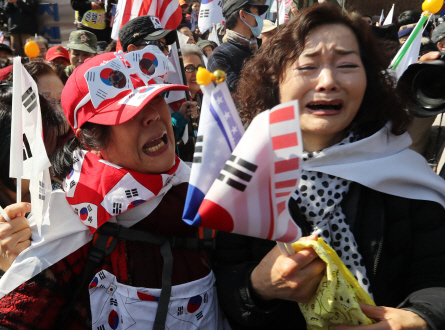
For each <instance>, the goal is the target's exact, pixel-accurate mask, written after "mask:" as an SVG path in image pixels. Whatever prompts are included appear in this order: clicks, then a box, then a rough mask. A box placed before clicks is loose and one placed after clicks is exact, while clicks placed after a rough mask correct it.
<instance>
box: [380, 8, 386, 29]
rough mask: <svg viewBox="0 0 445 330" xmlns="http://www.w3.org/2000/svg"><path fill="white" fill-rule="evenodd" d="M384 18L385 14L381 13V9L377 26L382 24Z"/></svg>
mask: <svg viewBox="0 0 445 330" xmlns="http://www.w3.org/2000/svg"><path fill="white" fill-rule="evenodd" d="M384 20H385V15H383V9H382V13H381V15H380V19H379V26H382V24H383V21H384Z"/></svg>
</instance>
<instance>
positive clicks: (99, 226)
mask: <svg viewBox="0 0 445 330" xmlns="http://www.w3.org/2000/svg"><path fill="white" fill-rule="evenodd" d="M132 54H133V53H132ZM152 55H153V54H152ZM124 56H125V55H123V56H115V55H114V54H111V53H106V54H102V55H99V56H96V57H95V58H93V59H92V60H90V61H88V62H86V63H85V64H84V65H82V66H81V67H79V68H78V69H77V70H75V71H74V73H73V74H72V75H71V77H70V78H69V80H68V82H67V84H66V86H65V89H64V91H63V93H62V106H63V109H64V112H65V115H66V117H67V119H68V121H69V123H70V125H71V127H72V129H73V130H74V132H75V138H73V139H72V140H71V141H69V142H68V143H67V144H66V145H65V146H64V148H63V149H62V150H61V151H60V153H59V154H58V155H57V157H55V161H54V171H55V172H56V174H57V175H59V176H60V177H65V180H64V185H63V186H64V191H62V190H59V191H54V192H53V194H52V195H51V200H50V204H49V212H48V214H47V216H48V219H47V223H49V224H50V225H49V227H48V228H42V233H43V236H44V237H45V240H43V241H38V242H36V241H33V242H32V244H31V247H30V248H29V249H27V250H26V251H24V252H23V253H22V254H21V255H20V256H19V257H18V258H17V259H16V261H15V263H14V264H13V265H12V267H11V268H10V269H9V270H8V271H7V272H6V273H5V275H4V276H3V278H2V279H1V280H0V296H1V297H2V299H1V300H0V315H1V316H0V326H3V327H6V328H20V329H61V328H62V327H63V328H66V329H91V328H93V329H109V328H111V329H118V328H119V329H127V328H129V327H132V329H151V328H152V329H165V328H170V329H195V328H200V329H225V328H227V327H225V326H224V322H223V321H222V316H221V314H220V313H219V309H218V303H217V297H216V289H215V284H214V281H215V280H214V275H213V273H212V271H211V269H210V267H209V266H208V264H207V262H206V257H205V254H204V253H203V251H202V250H203V248H204V247H206V246H209V247H211V246H212V244H211V243H212V239H211V238H209V239H206V237H205V235H206V234H207V233H205V232H203V231H202V230H197V229H195V228H193V227H189V226H187V225H186V224H185V223H184V222H183V221H182V210H183V205H184V202H185V195H186V192H187V181H188V177H189V170H190V169H189V168H188V167H187V166H186V165H185V164H184V163H183V162H182V161H181V160H180V159H179V158H178V157H177V156H176V155H175V139H174V134H173V129H172V124H171V117H170V113H169V110H168V107H167V104H166V103H165V101H164V98H163V97H162V96H161V93H163V92H166V91H170V90H187V87H186V86H181V85H145V84H144V83H143V80H144V79H145V77H147V74H148V73H150V72H151V71H150V72H149V71H147V70H151V69H153V70H155V71H156V69H155V67H156V66H157V65H158V64H160V62H158V61H160V60H161V59H160V58H156V56H154V58H153V57H151V58H150V61H151V63H152V64H154V67H152V66H146V65H145V62H144V59H145V58H144V57H142V58H141V59H140V63H139V64H140V65H139V66H137V67H136V66H134V67H133V68H131V69H129V67H130V66H129V62H128V61H127V60H128V59H129V58H124ZM135 74H136V75H138V76H139V79H134V75H135ZM150 74H153V72H151V73H150ZM20 265H22V266H23V265H26V266H24V267H22V268H20ZM18 274H20V276H19V275H18ZM17 276H19V277H20V280H19V282H17ZM24 281H26V282H24ZM12 282H16V283H18V285H15V287H14V285H13V284H12ZM20 282H24V283H23V284H20ZM5 288H7V289H6V290H5Z"/></svg>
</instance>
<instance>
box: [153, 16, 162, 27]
mask: <svg viewBox="0 0 445 330" xmlns="http://www.w3.org/2000/svg"><path fill="white" fill-rule="evenodd" d="M150 19H151V22H152V23H153V26H154V28H155V29H164V27H163V26H162V24H161V21H160V20H159V18H157V17H155V16H150Z"/></svg>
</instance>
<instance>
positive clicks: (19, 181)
mask: <svg viewBox="0 0 445 330" xmlns="http://www.w3.org/2000/svg"><path fill="white" fill-rule="evenodd" d="M16 186H17V203H21V202H22V178H21V177H20V178H17V185H16Z"/></svg>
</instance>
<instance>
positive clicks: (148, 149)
mask: <svg viewBox="0 0 445 330" xmlns="http://www.w3.org/2000/svg"><path fill="white" fill-rule="evenodd" d="M167 144H168V140H167V133H164V135H162V136H161V137H160V138H156V139H153V140H151V141H150V142H147V143H146V144H144V146H143V147H142V151H143V152H144V153H146V154H151V153H155V152H156V151H158V150H159V149H161V148H162V147H164V146H166V145H167Z"/></svg>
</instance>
